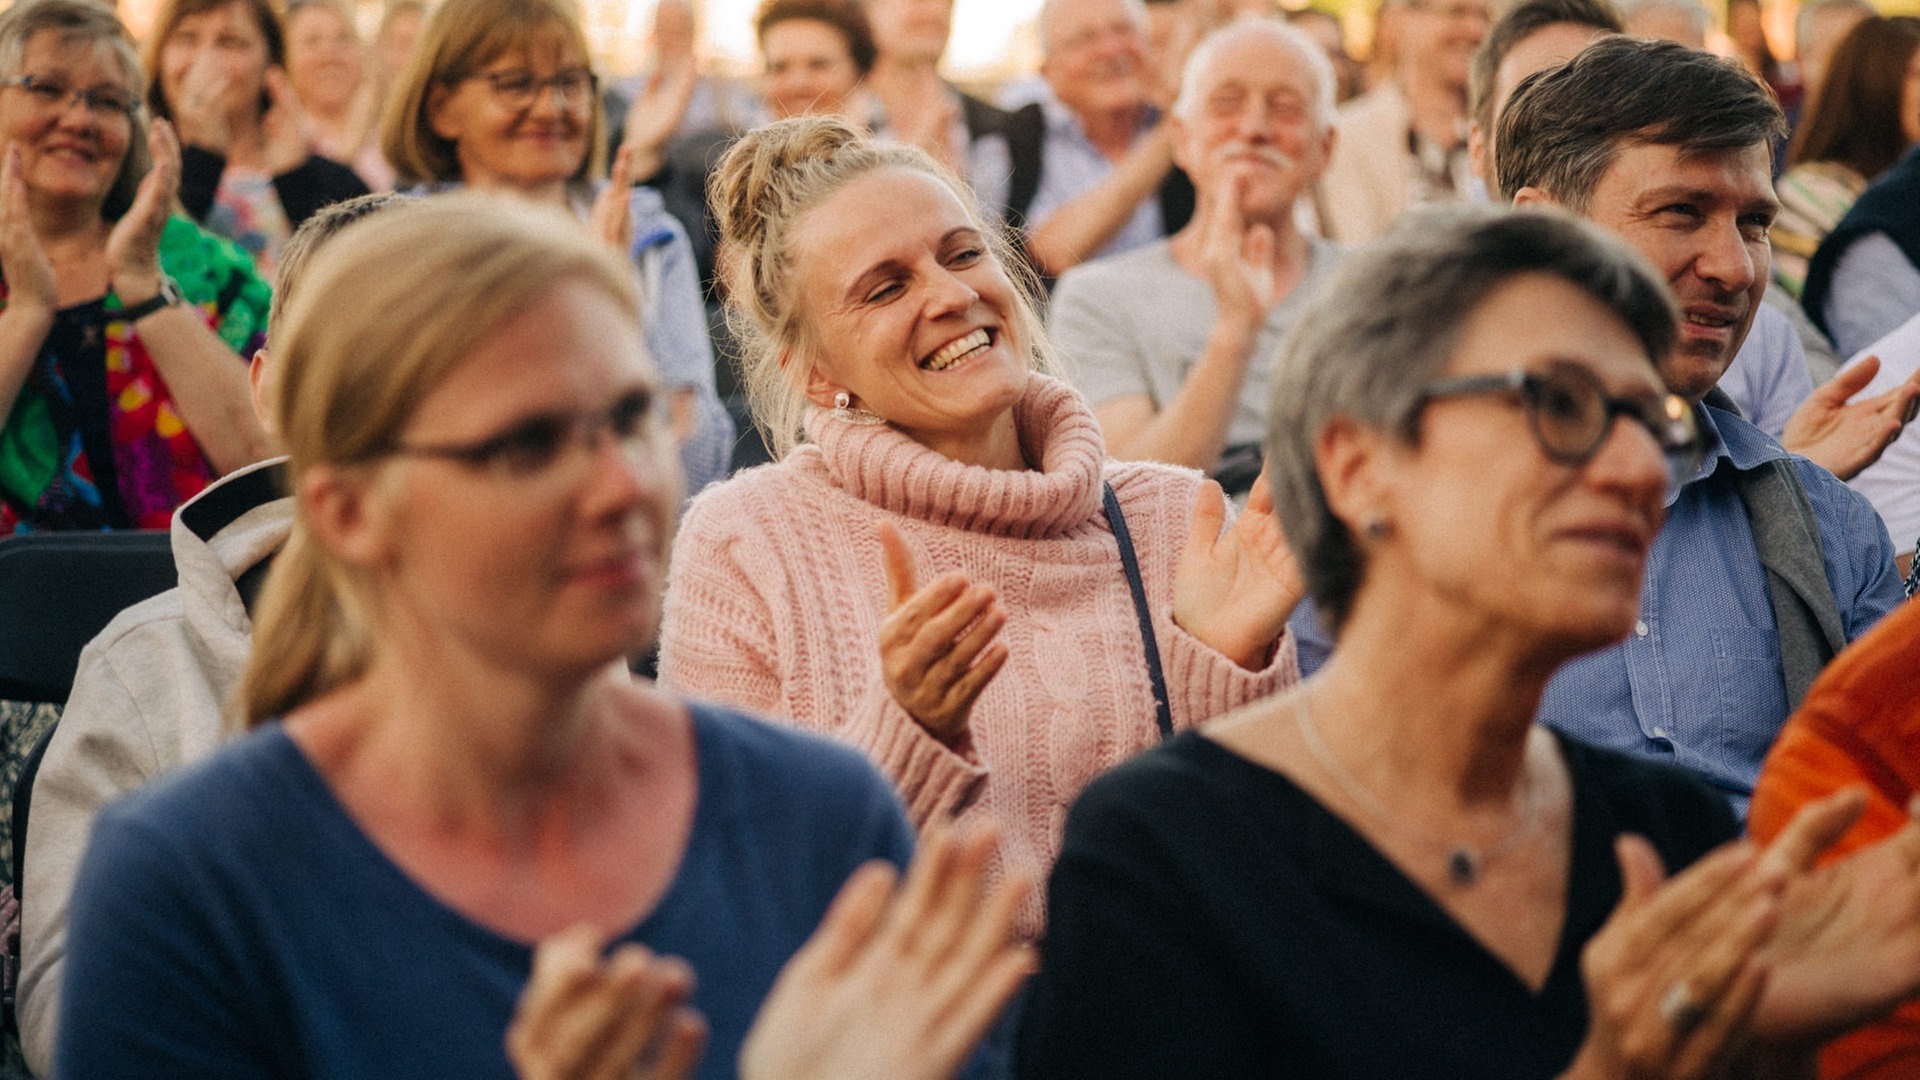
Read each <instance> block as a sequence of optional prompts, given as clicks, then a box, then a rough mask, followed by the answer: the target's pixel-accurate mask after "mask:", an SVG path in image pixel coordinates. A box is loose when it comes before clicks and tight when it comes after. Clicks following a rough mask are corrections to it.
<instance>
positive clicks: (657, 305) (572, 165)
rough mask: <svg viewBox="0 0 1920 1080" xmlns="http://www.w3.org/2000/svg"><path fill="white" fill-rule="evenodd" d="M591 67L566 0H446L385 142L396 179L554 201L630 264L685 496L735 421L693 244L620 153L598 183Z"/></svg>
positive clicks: (720, 461)
mask: <svg viewBox="0 0 1920 1080" xmlns="http://www.w3.org/2000/svg"><path fill="white" fill-rule="evenodd" d="M589 63H590V62H589V60H588V56H587V38H586V33H585V31H584V30H583V29H582V27H581V25H580V16H579V12H578V11H577V10H576V7H575V5H574V4H572V3H570V2H568V0H447V2H446V3H444V4H442V5H440V7H439V8H437V9H436V10H435V11H434V13H433V15H432V17H431V18H430V19H429V20H428V22H427V26H426V29H425V31H424V32H423V34H422V37H421V40H420V45H419V47H418V48H417V49H416V50H415V51H414V54H413V62H412V66H411V67H409V68H408V69H407V73H406V75H405V76H404V77H402V79H401V81H400V83H399V85H398V86H396V87H395V88H394V90H393V93H392V96H391V98H390V99H389V101H388V105H387V113H386V116H385V118H384V119H383V121H382V124H381V146H382V149H383V150H384V152H385V153H386V156H387V160H388V161H389V162H391V163H392V164H393V167H394V168H395V170H397V172H398V173H399V177H400V182H401V184H402V185H403V186H407V185H417V186H418V187H419V188H420V189H421V190H426V191H448V190H453V189H455V188H461V187H465V188H472V189H475V190H480V191H492V192H498V193H500V194H504V195H509V196H512V197H514V198H519V199H526V200H528V201H530V202H536V203H543V204H546V205H548V206H554V207H559V208H562V209H564V210H566V211H568V212H569V213H571V214H573V215H574V216H576V217H578V218H580V219H581V220H582V221H585V222H587V223H588V224H589V226H590V227H591V228H592V229H593V231H594V232H595V233H596V234H597V235H598V236H599V237H600V238H601V239H602V240H603V241H605V242H606V243H608V244H610V245H612V246H613V247H615V248H616V249H617V250H619V251H621V252H622V253H624V254H626V255H628V256H629V257H630V258H631V259H632V260H633V263H634V266H635V268H636V269H637V270H638V271H639V273H640V277H641V294H642V300H643V302H644V303H645V305H646V308H645V317H644V319H643V320H642V325H643V326H644V328H645V332H646V336H647V347H648V349H649V350H650V351H651V352H652V353H653V358H654V362H655V363H658V364H659V365H660V370H661V374H662V375H663V376H664V377H665V379H666V382H667V386H668V387H669V389H670V391H671V398H670V401H669V408H670V409H671V411H672V412H673V415H674V428H675V431H676V432H677V433H679V435H680V437H681V447H680V461H681V466H682V468H683V469H684V470H685V473H686V480H687V485H686V487H687V491H688V493H689V494H692V493H694V492H697V491H699V490H700V489H701V488H702V487H704V486H705V485H706V484H707V483H709V482H711V481H713V480H717V479H719V478H720V477H722V476H724V475H725V474H726V466H727V461H728V458H729V456H730V455H731V452H732V448H733V430H734V429H733V421H732V419H731V418H730V417H728V415H727V411H726V409H725V408H724V407H723V406H722V405H721V404H720V398H719V395H718V393H717V391H716V390H715V388H714V370H713V346H712V343H711V341H710V339H709V337H708V330H707V320H706V316H705V310H704V309H703V308H702V306H701V301H700V283H699V279H698V276H697V272H696V269H695V265H694V259H693V250H692V248H691V246H690V245H689V244H688V242H687V235H686V231H685V230H684V229H682V228H681V226H680V224H679V223H678V222H677V221H675V220H674V219H673V217H672V216H671V215H669V214H668V213H667V212H666V209H665V206H664V204H663V203H662V202H661V199H660V195H659V193H658V192H656V191H654V190H652V189H651V188H635V187H631V186H630V184H629V179H628V178H629V170H628V168H627V164H626V162H627V160H628V155H626V154H625V153H623V154H622V155H621V156H620V157H619V158H617V159H616V160H615V163H614V167H613V176H612V181H611V182H610V183H606V184H604V185H596V184H595V182H594V180H593V177H594V175H595V173H596V171H597V170H598V169H599V167H600V161H601V159H602V156H603V147H604V132H603V131H602V128H603V125H604V115H603V110H602V108H601V101H600V94H599V85H600V83H599V79H598V77H597V76H595V75H594V73H593V69H592V68H591V67H590V66H589Z"/></svg>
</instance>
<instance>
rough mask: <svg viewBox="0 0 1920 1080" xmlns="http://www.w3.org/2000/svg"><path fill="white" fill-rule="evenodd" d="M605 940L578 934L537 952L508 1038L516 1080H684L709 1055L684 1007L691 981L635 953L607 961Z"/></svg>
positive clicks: (671, 966) (659, 960)
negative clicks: (704, 1054) (603, 948)
mask: <svg viewBox="0 0 1920 1080" xmlns="http://www.w3.org/2000/svg"><path fill="white" fill-rule="evenodd" d="M603 944H604V941H603V938H602V936H601V934H600V932H599V931H597V930H595V929H594V928H593V927H591V926H576V927H574V928H573V929H571V930H567V931H565V932H563V933H560V934H556V935H554V936H553V937H551V938H548V939H547V940H546V941H543V942H541V943H540V947H539V949H538V950H536V951H535V952H534V954H533V977H532V978H531V979H530V980H528V982H527V988H526V989H525V990H524V991H522V992H521V994H520V1001H519V1004H518V1005H517V1006H516V1007H515V1009H514V1014H513V1022H512V1024H511V1025H509V1026H508V1028H507V1057H508V1059H509V1060H511V1061H512V1063H513V1069H514V1073H515V1075H517V1076H518V1077H519V1078H520V1080H685V1078H686V1077H689V1076H691V1075H693V1068H694V1065H695V1064H697V1063H698V1062H699V1060H700V1051H701V1050H702V1049H703V1048H704V1047H705V1045H706V1038H707V1027H706V1022H705V1021H704V1020H702V1019H701V1018H700V1015H699V1014H698V1013H696V1012H694V1011H693V1010H692V1009H690V1008H688V1007H687V1005H686V1001H687V995H688V994H689V993H691V992H692V990H693V972H692V970H691V969H689V968H688V967H687V965H686V964H685V963H683V962H682V961H680V960H677V959H674V958H673V957H660V956H655V955H653V954H652V953H650V952H648V951H647V950H646V949H644V948H641V947H640V946H639V945H635V944H631V943H629V944H625V945H622V946H620V947H619V948H617V949H615V950H614V951H613V952H612V954H610V955H607V956H604V957H603V956H602V955H601V948H602V945H603Z"/></svg>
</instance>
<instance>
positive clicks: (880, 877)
mask: <svg viewBox="0 0 1920 1080" xmlns="http://www.w3.org/2000/svg"><path fill="white" fill-rule="evenodd" d="M994 841H995V836H994V833H993V831H992V829H991V828H990V827H989V828H982V829H979V830H976V831H974V832H972V833H969V834H967V835H966V836H964V837H956V836H955V835H954V834H952V833H950V832H948V831H946V830H944V829H943V830H937V831H935V832H934V833H933V834H932V835H931V836H930V837H929V838H928V840H927V842H926V844H925V845H924V846H923V847H922V848H921V850H920V854H919V855H918V856H917V857H916V858H915V859H914V860H913V866H912V867H911V868H910V869H909V870H908V871H907V880H906V884H905V886H904V887H903V888H901V889H900V891H899V892H898V893H897V894H896V893H895V892H894V889H893V883H894V872H893V868H892V867H891V866H889V865H887V864H886V863H884V862H882V863H869V864H868V865H866V866H863V867H861V868H860V869H859V870H858V871H856V872H855V873H854V875H853V877H851V878H849V879H848V880H847V884H846V885H845V886H844V887H842V888H841V890H840V895H839V896H837V897H836V898H835V899H834V902H833V906H832V907H831V908H829V909H828V911H827V915H826V918H825V919H823V920H822V921H821V923H820V928H819V929H818V930H816V931H815V932H814V935H813V936H812V937H811V938H809V939H808V940H807V943H806V945H804V946H802V947H801V949H800V951H799V952H797V953H795V954H794V956H793V959H792V960H790V961H788V962H787V966H786V967H785V968H784V969H783V970H782V971H781V972H780V978H779V980H778V981H777V982H775V983H774V986H773V992H772V993H770V994H769V995H767V1000H766V1003H765V1004H764V1005H762V1006H761V1008H760V1015H759V1017H758V1018H757V1019H756V1020H755V1021H754V1024H753V1030H752V1031H750V1032H748V1033H747V1039H746V1043H745V1045H744V1046H743V1047H742V1048H741V1051H740V1075H741V1077H742V1080H944V1078H946V1077H951V1076H952V1075H954V1073H955V1072H956V1071H957V1070H958V1069H959V1067H960V1065H961V1063H962V1062H963V1061H965V1060H966V1057H967V1055H968V1053H969V1052H970V1051H971V1050H972V1049H973V1047H974V1046H975V1044H977V1043H978V1042H979V1041H980V1039H981V1037H982V1036H983V1035H984V1034H985V1033H986V1031H987V1028H988V1027H989V1026H991V1025H992V1023H993V1021H994V1018H995V1017H997V1016H998V1015H999V1014H1000V1012H1001V1010H1002V1009H1004V1008H1005V1007H1006V1004H1007V1002H1008V1001H1009V1000H1010V999H1011V998H1012V997H1013V994H1014V992H1015V991H1016V990H1018V989H1019V987H1020V984H1021V982H1022V981H1024V980H1025V979H1026V977H1027V975H1028V974H1029V973H1030V972H1031V971H1032V959H1031V957H1030V956H1029V954H1028V952H1027V950H1026V949H1024V948H1022V947H1021V946H1019V945H1016V944H1014V943H1013V940H1012V930H1013V922H1014V916H1015V914H1016V913H1017V912H1018V911H1019V909H1020V905H1021V903H1022V902H1023V901H1024V900H1025V898H1026V896H1027V894H1028V892H1030V891H1031V890H1032V888H1033V885H1034V883H1033V882H1032V881H1030V880H1028V879H1026V878H1023V877H1019V876H1017V875H1016V876H1015V877H1013V878H1011V879H1010V880H1007V881H1004V882H1002V883H1000V884H999V885H998V886H994V887H991V888H990V887H989V886H988V884H987V879H986V867H987V863H988V861H989V859H990V858H991V856H992V854H993V847H994Z"/></svg>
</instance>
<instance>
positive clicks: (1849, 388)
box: [1780, 356, 1920, 480]
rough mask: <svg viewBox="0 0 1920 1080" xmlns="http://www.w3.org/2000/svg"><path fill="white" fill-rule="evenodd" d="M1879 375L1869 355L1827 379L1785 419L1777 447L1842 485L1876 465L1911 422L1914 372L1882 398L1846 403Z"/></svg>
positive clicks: (1917, 384) (1919, 381)
mask: <svg viewBox="0 0 1920 1080" xmlns="http://www.w3.org/2000/svg"><path fill="white" fill-rule="evenodd" d="M1879 373H1880V358H1879V357H1877V356H1869V357H1867V358H1866V359H1864V360H1862V361H1860V362H1859V363H1858V364H1855V365H1854V366H1852V367H1850V368H1847V369H1846V370H1845V371H1842V372H1840V373H1839V374H1838V375H1835V376H1834V377H1833V378H1831V379H1829V380H1827V381H1826V382H1825V383H1824V384H1822V385H1821V386H1820V387H1819V388H1818V389H1816V390H1814V392H1813V394H1812V395H1811V396H1809V397H1808V398H1807V400H1805V401H1803V402H1801V403H1800V407H1799V408H1797V409H1795V410H1794V411H1793V415H1792V416H1791V417H1788V418H1787V427H1786V430H1785V431H1784V432H1782V433H1781V437H1780V442H1781V444H1782V445H1784V446H1785V447H1786V448H1787V449H1789V450H1791V451H1793V452H1794V453H1796V454H1799V455H1801V456H1803V457H1805V458H1807V459H1808V460H1810V461H1812V462H1813V463H1815V464H1816V465H1820V466H1823V467H1824V468H1826V470H1827V471H1828V472H1830V473H1832V474H1833V475H1835V476H1837V477H1839V478H1840V479H1842V480H1851V479H1853V478H1854V477H1855V476H1856V475H1858V474H1859V473H1860V470H1862V469H1864V468H1866V467H1867V466H1869V465H1871V464H1873V463H1874V462H1876V461H1878V460H1880V455H1881V453H1883V452H1884V451H1885V450H1886V449H1887V447H1889V446H1891V445H1893V440H1895V439H1897V438H1899V437H1900V432H1901V431H1902V430H1903V429H1905V428H1906V426H1907V424H1908V422H1909V421H1911V420H1912V419H1913V416H1914V409H1915V405H1916V403H1920V371H1915V372H1914V373H1913V374H1912V375H1910V376H1908V377H1907V380H1906V381H1905V382H1903V383H1901V384H1900V385H1898V386H1896V387H1894V388H1893V389H1891V390H1888V391H1886V392H1885V393H1882V394H1875V395H1874V396H1873V397H1870V398H1864V399H1862V400H1860V401H1855V402H1852V403H1849V402H1848V400H1847V399H1848V398H1851V397H1853V395H1855V394H1857V393H1859V392H1860V391H1862V390H1864V389H1866V387H1867V384H1868V383H1870V382H1872V381H1873V377H1874V376H1875V375H1878V374H1879Z"/></svg>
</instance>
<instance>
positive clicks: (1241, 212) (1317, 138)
mask: <svg viewBox="0 0 1920 1080" xmlns="http://www.w3.org/2000/svg"><path fill="white" fill-rule="evenodd" d="M1333 118H1334V75H1333V69H1332V67H1331V66H1330V65H1329V63H1328V61H1327V57H1326V54H1325V53H1324V52H1323V51H1322V50H1320V49H1319V48H1318V47H1317V46H1316V45H1315V44H1314V43H1313V41H1312V40H1311V39H1310V38H1308V37H1306V36H1305V35H1304V34H1303V33H1302V32H1301V31H1299V30H1297V29H1295V28H1293V27H1290V26H1288V25H1287V24H1285V23H1284V22H1281V21H1279V20H1277V19H1270V18H1247V19H1243V20H1241V21H1238V22H1235V23H1232V24H1231V25H1229V26H1227V27H1225V28H1223V29H1221V30H1218V31H1215V32H1214V33H1213V34H1212V35H1211V36H1210V37H1208V38H1207V39H1205V40H1204V41H1202V42H1201V43H1200V44H1199V46H1197V47H1196V48H1195V49H1194V50H1193V54H1192V55H1191V56H1190V57H1189V58H1188V59H1187V63H1186V66H1185V68H1184V72H1183V76H1182V80H1181V87H1180V96H1179V99H1178V100H1177V101H1176V102H1175V104H1174V108H1173V114H1172V116H1171V117H1170V119H1169V120H1168V124H1169V133H1170V135H1171V137H1172V141H1173V153H1174V158H1175V160H1176V161H1177V162H1178V163H1179V164H1180V167H1181V168H1183V169H1185V170H1186V171H1187V173H1188V174H1189V175H1190V176H1191V177H1192V178H1193V182H1194V188H1195V190H1196V192H1197V206H1196V210H1195V213H1194V216H1193V220H1192V221H1191V222H1189V223H1188V224H1187V225H1186V227H1185V228H1183V229H1181V230H1180V231H1179V232H1178V233H1176V234H1175V235H1173V236H1172V237H1170V238H1169V239H1166V240H1161V241H1158V242H1156V243H1153V244H1149V245H1147V246H1145V247H1142V248H1139V249H1137V250H1134V251H1131V252H1128V253H1125V254H1122V255H1116V256H1112V257H1110V258H1106V259H1099V260H1096V261H1094V262H1091V263H1088V264H1087V265H1085V266H1082V267H1080V268H1078V269H1076V270H1074V271H1072V272H1070V273H1068V274H1067V275H1066V276H1065V277H1063V278H1061V279H1060V285H1059V288H1058V290H1057V291H1056V292H1055V294H1054V301H1053V308H1052V315H1051V325H1050V327H1049V329H1050V331H1051V333H1052V337H1053V341H1054V343H1055V345H1056V346H1057V347H1058V348H1059V350H1060V351H1061V353H1062V354H1063V355H1064V356H1065V357H1066V358H1067V360H1068V370H1069V371H1070V372H1071V373H1072V375H1073V378H1074V380H1075V383H1076V385H1077V386H1078V387H1079V389H1080V391H1081V393H1083V394H1084V395H1085V396H1086V398H1087V401H1088V403H1089V404H1091V405H1092V406H1093V410H1094V416H1095V417H1096V418H1097V419H1098V420H1099V422H1100V428H1101V431H1102V434H1103V435H1104V436H1105V438H1106V441H1107V447H1108V450H1109V451H1110V452H1111V453H1112V455H1113V456H1114V457H1117V458H1144V459H1149V460H1154V461H1165V462H1172V463H1175V464H1181V465H1190V466H1193V467H1195V468H1201V469H1207V470H1209V471H1212V472H1213V473H1214V474H1215V475H1216V476H1217V477H1218V478H1219V479H1220V480H1221V482H1222V484H1223V486H1225V487H1226V488H1227V489H1228V490H1229V491H1230V492H1231V491H1235V490H1245V488H1246V486H1247V485H1248V484H1250V483H1251V482H1252V480H1253V477H1254V475H1255V474H1256V473H1257V472H1258V470H1259V454H1258V445H1259V443H1260V440H1261V438H1262V433H1263V432H1265V430H1266V424H1267V404H1268V402H1267V398H1268V394H1267V382H1268V376H1269V373H1270V368H1271V365H1272V363H1273V358H1274V356H1275V355H1276V353H1277V350H1278V345H1279V342H1280V338H1281V336H1282V335H1284V334H1285V333H1286V331H1287V329H1288V328H1289V327H1291V326H1292V325H1293V323H1294V321H1295V320H1296V319H1297V318H1298V317H1299V316H1300V315H1301V313H1302V312H1303V311H1304V310H1305V307H1306V304H1307V302H1308V300H1309V298H1310V297H1311V296H1312V294H1313V292H1314V290H1315V287H1316V286H1317V285H1318V284H1319V282H1320V281H1321V280H1322V279H1323V278H1325V277H1326V276H1327V274H1328V273H1329V272H1330V271H1331V270H1332V268H1333V265H1334V263H1335V262H1336V261H1337V260H1338V257H1339V255H1338V250H1337V249H1336V248H1334V247H1333V246H1332V245H1330V244H1328V243H1326V242H1324V241H1322V240H1319V239H1317V238H1314V237H1310V236H1307V235H1306V234H1304V233H1303V232H1302V231H1301V230H1300V229H1299V228H1298V227H1297V226H1296V224H1295V218H1294V203H1295V202H1296V201H1297V200H1298V199H1299V198H1300V197H1301V195H1302V193H1303V192H1306V191H1307V190H1309V189H1310V188H1311V186H1312V184H1313V182H1314V181H1315V180H1316V179H1318V178H1319V176H1320V174H1321V172H1322V170H1324V169H1325V168H1326V164H1327V158H1328V155H1329V154H1330V153H1331V152H1332V150H1333V142H1334V132H1333Z"/></svg>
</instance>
